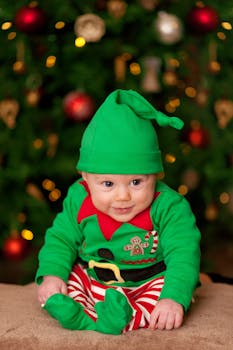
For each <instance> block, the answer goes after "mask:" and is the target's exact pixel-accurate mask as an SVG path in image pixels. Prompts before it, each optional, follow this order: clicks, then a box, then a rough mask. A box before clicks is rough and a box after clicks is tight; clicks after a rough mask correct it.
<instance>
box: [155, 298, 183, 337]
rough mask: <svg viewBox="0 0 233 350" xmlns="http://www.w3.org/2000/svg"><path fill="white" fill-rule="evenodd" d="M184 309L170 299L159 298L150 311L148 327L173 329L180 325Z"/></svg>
mask: <svg viewBox="0 0 233 350" xmlns="http://www.w3.org/2000/svg"><path fill="white" fill-rule="evenodd" d="M183 317H184V310H183V306H182V305H181V304H178V303H177V302H175V301H173V300H172V299H161V300H159V301H158V303H157V304H156V306H155V308H154V310H153V311H152V313H151V318H150V324H149V328H150V329H167V330H170V329H173V328H179V327H180V326H181V325H182V322H183Z"/></svg>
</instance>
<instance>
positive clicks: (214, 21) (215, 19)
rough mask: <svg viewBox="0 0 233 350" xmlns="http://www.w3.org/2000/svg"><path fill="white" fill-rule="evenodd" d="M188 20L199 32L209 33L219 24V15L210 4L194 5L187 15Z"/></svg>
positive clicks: (190, 25)
mask: <svg viewBox="0 0 233 350" xmlns="http://www.w3.org/2000/svg"><path fill="white" fill-rule="evenodd" d="M187 22H188V25H189V27H190V28H191V30H193V31H194V32H197V33H208V32H211V31H213V30H215V29H216V28H217V27H218V25H219V22H220V20H219V16H218V13H217V11H216V10H215V9H213V8H212V7H210V6H203V7H194V8H192V10H191V11H190V12H189V14H188V16H187Z"/></svg>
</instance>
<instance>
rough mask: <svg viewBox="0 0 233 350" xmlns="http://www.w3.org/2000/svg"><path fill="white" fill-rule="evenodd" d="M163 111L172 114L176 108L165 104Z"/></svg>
mask: <svg viewBox="0 0 233 350" xmlns="http://www.w3.org/2000/svg"><path fill="white" fill-rule="evenodd" d="M165 109H166V111H167V112H169V113H174V112H175V110H176V108H175V107H174V106H172V105H171V104H170V103H167V104H166V105H165Z"/></svg>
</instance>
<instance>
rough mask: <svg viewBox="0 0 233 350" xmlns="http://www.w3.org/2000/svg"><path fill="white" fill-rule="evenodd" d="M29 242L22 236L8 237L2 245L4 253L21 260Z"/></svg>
mask: <svg viewBox="0 0 233 350" xmlns="http://www.w3.org/2000/svg"><path fill="white" fill-rule="evenodd" d="M26 248H27V242H26V241H25V239H23V238H21V237H8V238H7V239H6V240H5V241H4V243H3V247H2V252H3V255H4V256H5V257H6V258H7V259H11V260H20V259H22V258H23V257H24V256H25V254H26Z"/></svg>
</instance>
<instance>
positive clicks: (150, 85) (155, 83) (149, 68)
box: [142, 56, 161, 92]
mask: <svg viewBox="0 0 233 350" xmlns="http://www.w3.org/2000/svg"><path fill="white" fill-rule="evenodd" d="M143 64H144V68H145V73H144V78H143V81H142V89H143V90H144V91H145V92H159V91H160V90H161V86H160V82H159V79H158V73H159V71H160V67H161V59H160V58H159V57H153V56H148V57H146V58H144V60H143Z"/></svg>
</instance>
